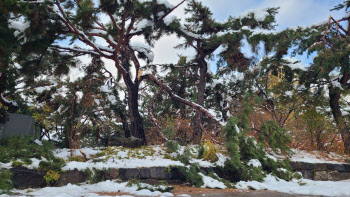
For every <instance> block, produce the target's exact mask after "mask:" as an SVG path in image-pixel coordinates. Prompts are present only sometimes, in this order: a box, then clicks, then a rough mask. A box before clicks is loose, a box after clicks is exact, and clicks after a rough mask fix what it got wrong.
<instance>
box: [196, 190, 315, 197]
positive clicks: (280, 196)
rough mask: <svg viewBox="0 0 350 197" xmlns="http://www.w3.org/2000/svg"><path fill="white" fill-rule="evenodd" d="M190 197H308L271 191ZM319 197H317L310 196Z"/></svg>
mask: <svg viewBox="0 0 350 197" xmlns="http://www.w3.org/2000/svg"><path fill="white" fill-rule="evenodd" d="M190 195H191V197H231V196H234V197H255V196H256V197H257V196H259V197H297V196H298V197H299V196H300V197H307V196H309V195H296V194H285V193H279V192H273V191H249V192H244V191H242V192H227V193H210V194H190ZM310 197H311V196H310ZM312 197H319V196H312Z"/></svg>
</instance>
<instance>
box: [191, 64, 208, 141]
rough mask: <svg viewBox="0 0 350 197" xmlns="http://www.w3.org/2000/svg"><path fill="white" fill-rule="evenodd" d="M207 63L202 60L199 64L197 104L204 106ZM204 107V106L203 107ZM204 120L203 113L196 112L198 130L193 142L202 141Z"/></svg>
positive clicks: (195, 132)
mask: <svg viewBox="0 0 350 197" xmlns="http://www.w3.org/2000/svg"><path fill="white" fill-rule="evenodd" d="M207 69H208V67H207V63H206V62H205V60H201V61H200V64H199V82H198V84H197V88H198V93H197V104H198V105H200V106H203V104H204V93H205V85H206V74H207ZM203 107H204V106H203ZM202 118H203V115H202V113H201V112H198V111H197V112H196V128H195V131H194V135H193V142H194V143H195V144H199V143H200V141H201V139H202V133H203V131H202Z"/></svg>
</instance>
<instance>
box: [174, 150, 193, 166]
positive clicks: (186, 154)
mask: <svg viewBox="0 0 350 197" xmlns="http://www.w3.org/2000/svg"><path fill="white" fill-rule="evenodd" d="M192 156H193V155H192V152H191V148H190V147H188V146H186V148H185V150H184V153H183V154H179V155H178V156H177V159H178V160H179V161H181V162H182V163H183V164H185V165H189V164H190V159H191V157H192Z"/></svg>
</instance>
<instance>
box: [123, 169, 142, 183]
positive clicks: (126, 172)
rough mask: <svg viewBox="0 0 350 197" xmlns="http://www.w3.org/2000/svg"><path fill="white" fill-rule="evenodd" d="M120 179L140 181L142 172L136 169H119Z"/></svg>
mask: <svg viewBox="0 0 350 197" xmlns="http://www.w3.org/2000/svg"><path fill="white" fill-rule="evenodd" d="M119 178H121V179H122V180H129V179H133V178H135V179H139V178H140V170H139V169H136V168H120V169H119Z"/></svg>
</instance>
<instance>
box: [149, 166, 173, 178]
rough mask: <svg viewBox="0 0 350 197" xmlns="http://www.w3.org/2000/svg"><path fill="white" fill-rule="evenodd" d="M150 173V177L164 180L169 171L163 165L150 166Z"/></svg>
mask: <svg viewBox="0 0 350 197" xmlns="http://www.w3.org/2000/svg"><path fill="white" fill-rule="evenodd" d="M150 174H151V178H152V179H158V180H166V179H168V176H169V173H168V172H167V169H166V168H165V167H151V168H150Z"/></svg>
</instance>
